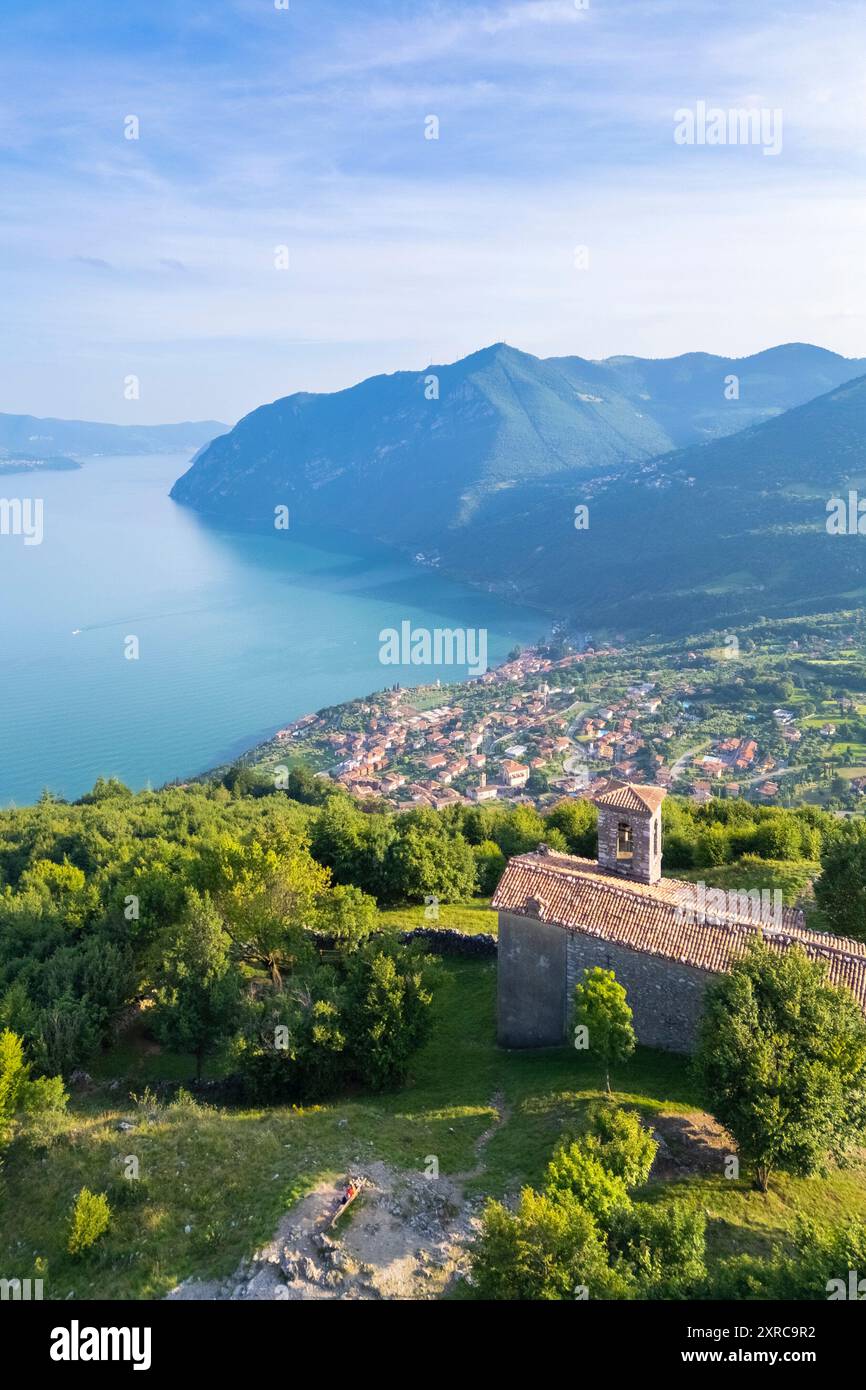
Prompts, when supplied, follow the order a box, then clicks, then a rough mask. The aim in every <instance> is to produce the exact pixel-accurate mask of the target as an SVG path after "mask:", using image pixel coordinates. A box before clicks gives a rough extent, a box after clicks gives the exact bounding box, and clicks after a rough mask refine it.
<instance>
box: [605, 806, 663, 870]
mask: <svg viewBox="0 0 866 1390" xmlns="http://www.w3.org/2000/svg"><path fill="white" fill-rule="evenodd" d="M621 821H626V822H627V823H628V824H629V825H630V826H631V836H632V848H633V858H632V861H631V863H628V862H623V861H621V860H618V859H617V857H616V851H617V841H618V838H619V825H620V822H621ZM661 844H662V837H661V810H658V811H655V812H654V813H653V814H652V815H648V814H646V815H645V814H643V813H641V812H637V811H621V810H618V809H617V807H615V806H599V808H598V862H599V864H600V865H601V866H602V868H604V869H607V871H608V872H609V873H613V874H621V875H622V876H623V877H624V878H630V879H636V880H637V881H638V882H639V883H657V882H658V880H659V878H660V877H661V871H662V856H661Z"/></svg>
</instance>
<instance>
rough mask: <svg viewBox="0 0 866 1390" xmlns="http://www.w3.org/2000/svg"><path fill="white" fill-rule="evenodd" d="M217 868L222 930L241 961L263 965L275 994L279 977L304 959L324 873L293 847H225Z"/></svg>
mask: <svg viewBox="0 0 866 1390" xmlns="http://www.w3.org/2000/svg"><path fill="white" fill-rule="evenodd" d="M218 865H219V867H218V877H217V882H218V884H219V885H220V887H219V889H218V891H217V895H216V896H217V901H218V903H219V906H220V909H221V910H222V913H223V916H224V918H225V922H226V927H227V930H228V931H229V933H230V935H231V937H232V939H233V940H234V942H235V943H236V945H237V947H238V950H239V951H240V953H241V956H242V958H243V959H244V960H246V961H248V962H249V963H251V964H254V963H257V962H260V961H262V962H264V963H265V964H266V965H267V967H268V969H269V970H270V972H271V979H272V981H273V984H274V986H275V988H277V989H281V988H282V976H283V971H285V970H288V969H294V968H296V967H297V966H298V964H299V962H302V961H303V960H304V959H305V958H307V957H308V956H309V952H310V950H311V945H310V941H309V937H308V933H307V930H306V929H307V928H308V927H310V926H312V925H313V924H314V919H315V915H316V911H317V907H318V903H319V901H320V899H321V897H322V894H323V893H324V892H325V890H326V889H327V888H328V886H329V883H330V874H329V872H328V870H327V869H324V868H322V866H321V865H320V864H317V863H316V861H315V860H314V859H312V858H311V857H310V855H309V853H308V851H307V848H306V845H305V844H304V843H303V842H298V841H296V842H294V843H290V844H288V845H285V846H280V847H279V848H273V847H269V846H268V845H266V844H264V843H262V842H260V841H257V840H256V841H253V842H252V843H251V844H241V843H239V842H237V841H228V842H226V843H224V844H223V845H222V847H221V850H220V853H219V855H218Z"/></svg>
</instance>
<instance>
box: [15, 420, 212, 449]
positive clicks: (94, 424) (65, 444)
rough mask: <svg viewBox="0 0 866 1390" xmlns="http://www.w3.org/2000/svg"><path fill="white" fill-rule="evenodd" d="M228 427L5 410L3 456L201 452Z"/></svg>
mask: <svg viewBox="0 0 866 1390" xmlns="http://www.w3.org/2000/svg"><path fill="white" fill-rule="evenodd" d="M228 428H229V426H228V425H224V424H222V423H221V422H220V421H219V420H185V421H182V422H180V423H179V424H175V425H113V424H104V423H101V422H99V421H95V420H63V419H59V418H55V417H53V416H45V417H42V416H38V415H13V414H9V413H7V412H0V457H2V456H3V455H4V454H8V453H9V452H21V451H24V450H26V451H27V452H28V453H33V452H34V451H42V450H50V452H51V453H52V454H63V453H66V454H72V455H73V456H75V455H78V456H80V457H94V456H96V455H98V454H117V455H123V454H130V455H132V454H156V453H180V452H181V451H182V450H185V449H190V450H193V449H195V450H200V449H201V448H202V446H204V445H206V444H209V443H210V441H211V440H212V439H213V438H214V437H215V436H216V435H218V434H224V433H225V432H226V430H227V429H228Z"/></svg>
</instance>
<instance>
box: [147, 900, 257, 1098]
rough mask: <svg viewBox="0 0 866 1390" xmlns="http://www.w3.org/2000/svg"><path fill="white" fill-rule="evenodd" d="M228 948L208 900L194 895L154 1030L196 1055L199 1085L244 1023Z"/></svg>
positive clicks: (171, 959)
mask: <svg viewBox="0 0 866 1390" xmlns="http://www.w3.org/2000/svg"><path fill="white" fill-rule="evenodd" d="M230 947H231V939H230V937H229V936H228V933H227V932H226V931H225V929H224V927H223V924H222V919H221V918H220V915H219V913H218V912H217V910H216V908H215V907H214V905H213V903H212V902H211V899H210V897H209V896H208V895H207V894H204V896H202V895H200V894H198V893H196V892H194V891H191V893H190V898H189V908H188V911H187V915H186V918H185V920H184V922H183V923H182V925H181V927H180V930H179V932H178V935H177V939H176V940H175V942H174V943H173V944H172V946H171V948H170V951H169V953H168V957H167V959H166V962H165V966H164V982H163V984H162V985H161V987H160V988H159V989H158V990H157V993H156V1011H155V1017H154V1029H155V1031H156V1033H157V1034H158V1036H160V1037H161V1038H162V1039H163V1041H165V1042H166V1043H168V1045H169V1046H170V1047H173V1048H176V1049H177V1050H178V1051H180V1052H191V1053H192V1054H193V1056H194V1057H195V1061H196V1079H197V1080H199V1081H200V1080H201V1073H202V1064H203V1062H204V1059H205V1057H206V1056H207V1055H208V1054H209V1053H213V1052H215V1051H216V1050H217V1049H218V1048H219V1047H220V1046H222V1045H223V1044H224V1043H225V1042H226V1041H227V1039H228V1038H230V1037H232V1036H233V1035H234V1033H235V1032H236V1031H237V1028H238V1026H239V1023H240V1013H241V1002H240V998H241V978H240V974H239V972H238V969H237V966H236V965H235V964H234V962H233V961H232V959H231V957H230V954H229V949H230Z"/></svg>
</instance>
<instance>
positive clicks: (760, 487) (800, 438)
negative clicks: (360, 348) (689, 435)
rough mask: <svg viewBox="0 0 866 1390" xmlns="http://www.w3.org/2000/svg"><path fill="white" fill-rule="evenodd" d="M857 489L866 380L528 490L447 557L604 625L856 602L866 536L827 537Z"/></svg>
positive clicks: (862, 469) (679, 623) (669, 623)
mask: <svg viewBox="0 0 866 1390" xmlns="http://www.w3.org/2000/svg"><path fill="white" fill-rule="evenodd" d="M849 488H853V489H855V490H858V491H859V496H860V497H863V498H864V499H866V376H864V377H859V378H858V379H857V380H855V381H852V382H849V383H847V384H846V385H844V386H842V387H839V388H838V389H836V390H833V391H831V392H829V393H827V394H826V395H824V396H821V397H819V398H818V399H817V400H814V401H810V402H808V404H806V405H802V406H799V407H797V408H796V409H793V410H790V411H788V412H786V414H784V415H781V416H779V417H778V418H776V419H774V420H770V421H768V422H767V423H766V424H763V425H758V426H753V427H751V428H749V429H747V430H744V431H742V432H741V433H739V434H736V435H733V436H731V437H730V438H727V439H722V440H718V441H715V442H713V443H711V444H705V445H700V446H693V447H692V448H690V449H684V450H679V451H676V452H674V453H669V454H666V455H664V456H663V457H661V458H659V459H656V460H653V461H651V462H650V463H648V464H644V465H642V466H640V467H638V468H637V469H634V470H631V471H629V472H625V471H624V470H622V471H621V472H620V474H619V476H618V477H616V478H615V479H611V480H609V481H606V482H602V483H590V484H589V485H588V486H587V487H585V488H584V489H581V488H580V487H579V486H569V487H567V488H564V487H561V486H554V485H553V484H551V483H548V484H547V485H545V486H544V487H542V488H534V489H530V488H521V489H519V490H518V491H517V492H515V493H513V494H512V495H511V497H510V498H509V503H508V506H507V508H506V507H504V506H501V505H497V506H496V507H491V508H490V509H488V512H487V514H486V517H485V525H484V527H483V529H480V530H479V531H477V532H476V533H475V535H474V536H473V546H472V549H471V561H468V560H467V550H466V548H465V547H460V548H458V547H456V546H455V545H454V544H453V543H452V541H451V538H448V541H447V542H446V545H445V547H444V550H443V556H442V563H443V566H445V567H446V568H450V567H453V568H458V567H459V568H460V569H461V572H463V573H465V574H467V575H468V576H469V577H472V578H475V579H476V580H480V579H482V578H485V577H493V571H494V569H495V570H496V579H497V584H496V587H498V588H502V589H503V590H506V591H507V590H509V589H510V590H511V591H512V592H515V593H520V595H521V596H522V597H523V598H524V599H527V600H530V601H533V602H536V603H539V604H541V605H542V606H544V607H547V608H552V609H557V610H558V611H562V609H563V608H564V607H565V608H568V609H569V610H570V611H571V612H572V613H573V614H575V615H580V616H581V617H582V618H583V620H584V623H585V626H587V627H590V628H593V627H595V626H597V625H599V626H600V625H602V624H615V625H618V626H622V627H624V628H635V629H641V630H649V629H659V628H665V627H679V628H684V627H687V626H691V625H693V624H698V623H701V622H703V623H707V624H709V623H713V624H730V623H736V622H737V621H738V620H741V619H744V618H746V617H749V616H755V615H758V616H761V615H763V616H772V615H774V614H784V613H788V614H790V613H794V612H803V613H806V612H810V611H812V612H816V611H829V610H832V609H834V608H839V607H851V606H853V605H855V604H860V603H862V602H863V599H864V593H866V536H860V535H830V534H828V532H827V519H828V513H827V503H828V501H829V499H830V498H831V497H842V498H845V499H846V500H847V496H848V491H849ZM584 502H585V503H586V504H587V505H588V506H589V527H588V529H587V530H585V531H578V530H575V526H574V507H575V505H577V504H580V503H584ZM503 554H505V555H507V556H508V563H507V565H502V564H498V562H497V557H499V556H502V555H503Z"/></svg>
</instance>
